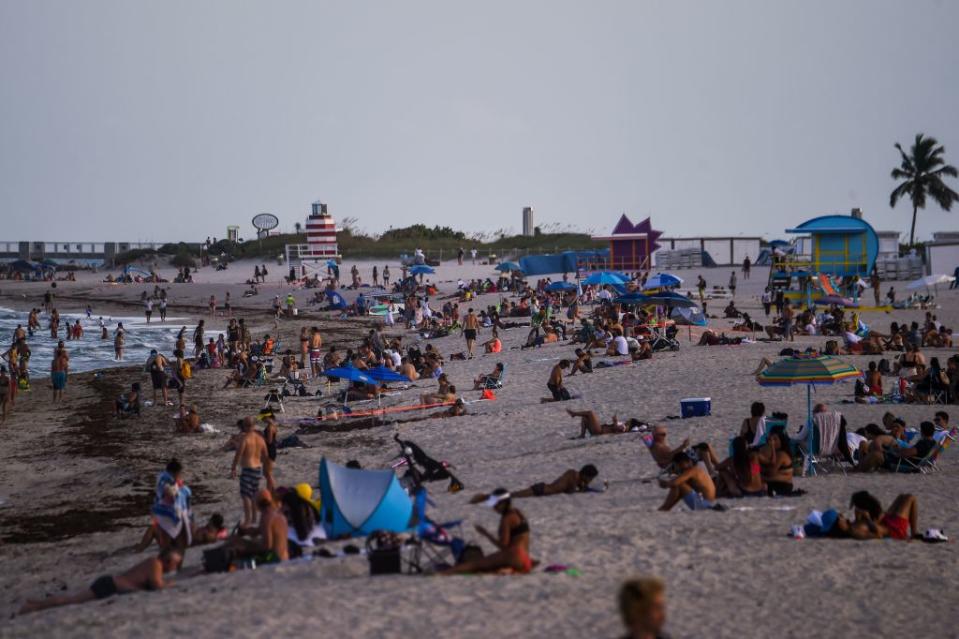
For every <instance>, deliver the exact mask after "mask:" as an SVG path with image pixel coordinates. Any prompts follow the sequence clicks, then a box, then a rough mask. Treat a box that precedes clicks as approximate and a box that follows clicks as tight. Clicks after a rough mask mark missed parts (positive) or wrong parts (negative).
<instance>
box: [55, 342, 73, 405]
mask: <svg viewBox="0 0 959 639" xmlns="http://www.w3.org/2000/svg"><path fill="white" fill-rule="evenodd" d="M69 368H70V355H69V354H67V349H66V347H65V346H64V345H63V341H62V340H61V341H60V342H59V343H58V344H57V349H56V350H55V351H54V352H53V362H52V363H51V364H50V382H51V383H52V384H53V401H54V402H58V401H60V400H62V399H63V389H65V388H66V387H67V371H68V370H69Z"/></svg>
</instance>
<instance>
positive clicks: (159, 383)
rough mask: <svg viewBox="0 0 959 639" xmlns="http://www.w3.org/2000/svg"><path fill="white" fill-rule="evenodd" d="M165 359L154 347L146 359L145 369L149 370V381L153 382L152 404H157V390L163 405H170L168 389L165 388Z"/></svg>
mask: <svg viewBox="0 0 959 639" xmlns="http://www.w3.org/2000/svg"><path fill="white" fill-rule="evenodd" d="M167 363H168V362H167V359H166V357H164V356H163V355H161V354H160V353H159V352H157V350H156V349H153V350H152V351H150V359H149V360H147V370H148V371H149V372H150V382H151V383H152V384H153V405H154V406H156V404H157V391H160V392H161V394H162V397H163V404H164V405H165V406H172V404H171V403H170V396H169V389H168V388H167V374H166V367H167Z"/></svg>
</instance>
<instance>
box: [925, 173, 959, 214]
mask: <svg viewBox="0 0 959 639" xmlns="http://www.w3.org/2000/svg"><path fill="white" fill-rule="evenodd" d="M927 190H928V191H929V195H931V196H932V199H934V200H935V201H936V204H938V205H939V206H940V207H942V209H943V210H944V211H948V210H950V209H951V208H952V205H953V204H954V203H955V202H957V201H959V193H956V192H955V191H953V190H952V189H950V188H949V187H948V186H946V183H945V182H943V181H942V180H939V179H933V180H930V182H929V186H928V189H927Z"/></svg>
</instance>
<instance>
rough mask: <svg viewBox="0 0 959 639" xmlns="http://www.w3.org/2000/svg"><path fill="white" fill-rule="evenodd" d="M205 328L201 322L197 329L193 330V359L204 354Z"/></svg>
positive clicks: (201, 321)
mask: <svg viewBox="0 0 959 639" xmlns="http://www.w3.org/2000/svg"><path fill="white" fill-rule="evenodd" d="M205 326H206V324H205V323H204V321H203V320H200V321H199V322H198V323H197V325H196V328H195V329H193V357H199V356H200V353H202V352H203V332H204V330H205Z"/></svg>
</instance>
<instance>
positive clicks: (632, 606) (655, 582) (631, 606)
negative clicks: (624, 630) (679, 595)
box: [619, 577, 666, 626]
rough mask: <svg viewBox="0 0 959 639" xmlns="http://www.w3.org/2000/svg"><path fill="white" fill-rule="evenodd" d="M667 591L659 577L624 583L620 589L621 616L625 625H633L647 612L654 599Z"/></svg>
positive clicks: (642, 578)
mask: <svg viewBox="0 0 959 639" xmlns="http://www.w3.org/2000/svg"><path fill="white" fill-rule="evenodd" d="M665 591H666V584H665V583H663V580H662V579H660V578H659V577H637V578H635V579H629V580H627V581H625V582H623V585H622V586H621V587H620V589H619V614H620V615H622V617H623V623H624V624H626V625H627V626H630V625H632V622H633V621H634V620H635V619H636V617H637V615H638V614H642V613H644V612H646V610H647V609H648V608H649V605H650V602H652V600H653V597H655V596H656V595H658V594H660V593H662V592H665Z"/></svg>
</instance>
